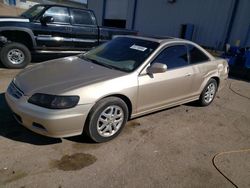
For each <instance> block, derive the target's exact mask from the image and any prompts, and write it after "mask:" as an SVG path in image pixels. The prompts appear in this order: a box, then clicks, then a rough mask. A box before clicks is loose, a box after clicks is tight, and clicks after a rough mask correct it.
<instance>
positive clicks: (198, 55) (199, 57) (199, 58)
mask: <svg viewBox="0 0 250 188" xmlns="http://www.w3.org/2000/svg"><path fill="white" fill-rule="evenodd" d="M188 50H189V55H190V64H195V63H201V62H204V61H208V60H209V58H208V57H207V56H206V55H205V54H204V53H203V52H202V51H200V50H199V49H198V48H196V47H194V46H192V45H189V46H188Z"/></svg>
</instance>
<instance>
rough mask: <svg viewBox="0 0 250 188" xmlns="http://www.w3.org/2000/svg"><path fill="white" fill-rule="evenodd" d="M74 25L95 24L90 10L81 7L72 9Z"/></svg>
mask: <svg viewBox="0 0 250 188" xmlns="http://www.w3.org/2000/svg"><path fill="white" fill-rule="evenodd" d="M70 13H71V16H72V23H73V25H94V22H93V19H92V16H91V14H90V13H89V12H87V11H85V10H79V9H71V10H70Z"/></svg>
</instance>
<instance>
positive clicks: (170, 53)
mask: <svg viewBox="0 0 250 188" xmlns="http://www.w3.org/2000/svg"><path fill="white" fill-rule="evenodd" d="M154 63H163V64H166V65H167V67H168V69H174V68H179V67H183V66H187V65H188V64H189V63H188V54H187V47H186V46H184V45H177V46H171V47H168V48H166V49H164V50H163V51H162V52H161V53H160V55H159V56H158V57H157V58H156V59H155V60H154Z"/></svg>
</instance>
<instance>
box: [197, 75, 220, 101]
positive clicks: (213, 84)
mask: <svg viewBox="0 0 250 188" xmlns="http://www.w3.org/2000/svg"><path fill="white" fill-rule="evenodd" d="M217 88H218V84H217V81H216V80H215V79H213V78H211V79H210V80H209V81H208V83H207V84H206V86H205V88H204V89H203V91H202V93H201V95H200V99H199V104H200V105H201V106H208V105H210V104H211V103H212V102H213V100H214V98H215V95H216V92H217Z"/></svg>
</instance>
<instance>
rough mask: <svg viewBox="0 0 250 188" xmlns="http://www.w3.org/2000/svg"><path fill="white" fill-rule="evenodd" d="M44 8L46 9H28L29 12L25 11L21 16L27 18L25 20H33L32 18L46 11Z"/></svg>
mask: <svg viewBox="0 0 250 188" xmlns="http://www.w3.org/2000/svg"><path fill="white" fill-rule="evenodd" d="M44 8H45V6H42V5H35V6H33V7H31V8H30V9H28V10H27V11H25V12H24V13H22V14H21V16H22V17H25V18H29V19H32V18H34V17H36V16H37V15H39V14H40V13H41V12H42V11H43V10H44Z"/></svg>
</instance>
